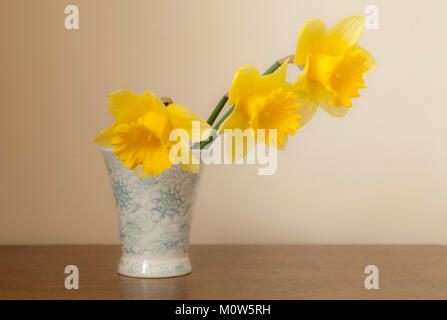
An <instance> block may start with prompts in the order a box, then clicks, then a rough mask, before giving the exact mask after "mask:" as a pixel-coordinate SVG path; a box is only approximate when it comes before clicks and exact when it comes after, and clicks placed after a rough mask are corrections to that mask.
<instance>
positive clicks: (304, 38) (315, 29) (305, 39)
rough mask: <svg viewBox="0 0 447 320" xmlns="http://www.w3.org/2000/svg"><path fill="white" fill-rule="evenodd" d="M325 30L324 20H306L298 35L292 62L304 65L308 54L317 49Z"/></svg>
mask: <svg viewBox="0 0 447 320" xmlns="http://www.w3.org/2000/svg"><path fill="white" fill-rule="evenodd" d="M326 32H327V30H326V25H325V24H324V21H322V20H319V19H312V20H308V21H306V23H305V25H304V27H303V29H301V31H300V34H299V36H298V42H297V46H296V50H295V57H294V59H293V63H294V64H296V65H304V64H305V63H306V59H307V57H308V56H309V54H311V53H313V52H317V51H319V50H320V47H321V42H322V40H323V39H324V37H325V36H326Z"/></svg>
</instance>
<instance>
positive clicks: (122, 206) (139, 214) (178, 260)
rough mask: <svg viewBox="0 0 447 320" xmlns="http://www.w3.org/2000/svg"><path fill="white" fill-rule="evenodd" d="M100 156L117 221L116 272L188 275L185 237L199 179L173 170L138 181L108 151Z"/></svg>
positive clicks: (148, 274)
mask: <svg viewBox="0 0 447 320" xmlns="http://www.w3.org/2000/svg"><path fill="white" fill-rule="evenodd" d="M102 154H103V157H104V161H105V163H106V166H107V169H108V171H109V175H110V180H111V182H112V187H113V193H114V196H115V200H116V207H117V211H118V217H119V228H120V238H121V249H122V257H121V261H120V263H119V266H118V273H120V274H123V275H126V276H132V277H143V278H162V277H174V276H180V275H184V274H188V273H190V272H191V263H190V261H189V258H188V245H189V234H190V229H191V218H192V210H193V206H194V202H195V199H196V196H197V189H198V184H199V177H200V175H199V174H194V173H192V172H187V171H184V170H182V169H181V168H180V167H179V166H178V165H174V166H172V167H171V168H170V169H168V170H165V171H164V172H163V173H161V174H160V175H158V176H151V177H148V178H144V179H139V178H138V177H137V176H136V175H135V173H134V172H133V171H132V170H130V169H128V168H126V167H124V165H123V163H122V161H121V160H119V159H118V158H117V157H116V156H115V154H114V153H113V150H112V149H111V148H104V149H103V150H102Z"/></svg>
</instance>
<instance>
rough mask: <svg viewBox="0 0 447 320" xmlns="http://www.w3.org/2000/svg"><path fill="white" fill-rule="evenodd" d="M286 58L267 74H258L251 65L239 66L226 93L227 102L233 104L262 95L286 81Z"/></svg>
mask: <svg viewBox="0 0 447 320" xmlns="http://www.w3.org/2000/svg"><path fill="white" fill-rule="evenodd" d="M288 62H289V59H286V61H284V62H283V63H282V64H281V66H280V67H279V68H278V69H276V70H275V72H273V73H271V74H269V75H265V76H263V75H260V74H259V72H258V70H257V69H256V68H255V67H254V66H252V65H246V66H244V67H242V68H240V69H239V70H238V71H237V72H236V74H235V76H234V78H233V82H232V84H231V87H230V91H229V93H228V104H229V105H233V104H235V103H236V101H237V100H241V101H247V100H249V99H251V98H252V97H253V96H256V95H264V94H266V93H267V94H268V93H270V92H271V91H273V90H274V89H275V88H278V87H280V86H281V85H282V84H283V83H284V82H285V81H286V74H287V65H288Z"/></svg>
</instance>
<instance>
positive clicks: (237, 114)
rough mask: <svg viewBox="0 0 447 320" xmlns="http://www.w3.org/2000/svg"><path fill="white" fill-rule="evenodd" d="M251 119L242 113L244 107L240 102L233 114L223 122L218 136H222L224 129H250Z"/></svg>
mask: <svg viewBox="0 0 447 320" xmlns="http://www.w3.org/2000/svg"><path fill="white" fill-rule="evenodd" d="M249 120H250V118H248V116H247V115H246V114H245V113H244V112H243V111H242V106H241V104H240V103H239V102H237V103H236V105H235V107H234V110H233V112H232V113H231V114H230V115H229V116H228V118H226V119H225V120H224V122H222V124H221V125H220V127H219V129H218V130H217V134H221V133H222V132H223V130H224V129H241V130H245V129H247V128H248V121H249Z"/></svg>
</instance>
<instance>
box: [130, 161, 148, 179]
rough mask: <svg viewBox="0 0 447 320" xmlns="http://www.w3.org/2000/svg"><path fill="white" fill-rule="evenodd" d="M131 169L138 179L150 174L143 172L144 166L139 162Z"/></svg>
mask: <svg viewBox="0 0 447 320" xmlns="http://www.w3.org/2000/svg"><path fill="white" fill-rule="evenodd" d="M133 171H134V172H135V175H136V176H137V177H138V178H140V179H144V178H149V177H150V176H151V175H150V174H144V167H143V165H142V164H139V165H138V166H137V167H136V168H135V169H133Z"/></svg>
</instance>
